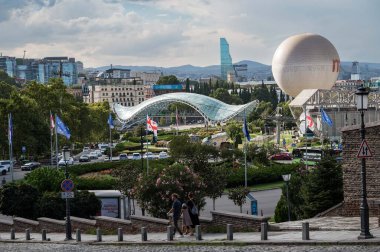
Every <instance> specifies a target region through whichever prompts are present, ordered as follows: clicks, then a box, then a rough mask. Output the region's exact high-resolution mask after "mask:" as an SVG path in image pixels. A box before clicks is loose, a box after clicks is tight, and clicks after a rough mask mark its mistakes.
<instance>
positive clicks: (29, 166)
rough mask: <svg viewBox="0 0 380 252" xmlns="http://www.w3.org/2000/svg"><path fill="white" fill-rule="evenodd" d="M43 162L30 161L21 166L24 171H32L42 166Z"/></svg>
mask: <svg viewBox="0 0 380 252" xmlns="http://www.w3.org/2000/svg"><path fill="white" fill-rule="evenodd" d="M40 166H41V164H40V163H38V162H29V163H26V164H24V165H22V166H21V170H22V171H32V170H34V169H36V168H38V167H40Z"/></svg>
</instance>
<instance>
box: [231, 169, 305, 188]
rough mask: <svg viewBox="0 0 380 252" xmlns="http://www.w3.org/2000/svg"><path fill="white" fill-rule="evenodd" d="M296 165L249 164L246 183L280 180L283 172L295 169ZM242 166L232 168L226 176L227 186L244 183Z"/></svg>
mask: <svg viewBox="0 0 380 252" xmlns="http://www.w3.org/2000/svg"><path fill="white" fill-rule="evenodd" d="M297 168H298V165H294V164H289V165H287V164H272V165H271V166H268V167H265V166H250V167H247V177H248V180H247V184H248V186H253V185H257V184H265V183H270V182H276V181H281V180H282V175H283V174H289V173H293V172H295V171H296V169H297ZM244 177H245V176H244V166H240V167H239V168H238V169H234V170H233V171H232V172H231V174H230V176H229V177H228V181H227V187H237V186H241V185H244Z"/></svg>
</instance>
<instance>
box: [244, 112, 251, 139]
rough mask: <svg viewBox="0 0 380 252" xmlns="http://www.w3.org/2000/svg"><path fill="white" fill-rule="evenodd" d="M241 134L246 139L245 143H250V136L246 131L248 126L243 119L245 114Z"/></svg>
mask: <svg viewBox="0 0 380 252" xmlns="http://www.w3.org/2000/svg"><path fill="white" fill-rule="evenodd" d="M243 133H244V136H245V138H247V141H248V142H249V141H251V136H250V135H249V131H248V126H247V119H246V118H245V113H244V124H243Z"/></svg>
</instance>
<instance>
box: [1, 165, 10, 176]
mask: <svg viewBox="0 0 380 252" xmlns="http://www.w3.org/2000/svg"><path fill="white" fill-rule="evenodd" d="M7 171H8V168H7V167H5V165H0V172H1V175H5V174H7Z"/></svg>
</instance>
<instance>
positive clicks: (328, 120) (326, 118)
mask: <svg viewBox="0 0 380 252" xmlns="http://www.w3.org/2000/svg"><path fill="white" fill-rule="evenodd" d="M321 116H322V121H323V122H324V123H326V124H327V125H329V126H330V127H332V125H333V121H332V120H331V118H330V117H329V115H328V114H327V113H326V112H325V111H324V110H323V108H321Z"/></svg>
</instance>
